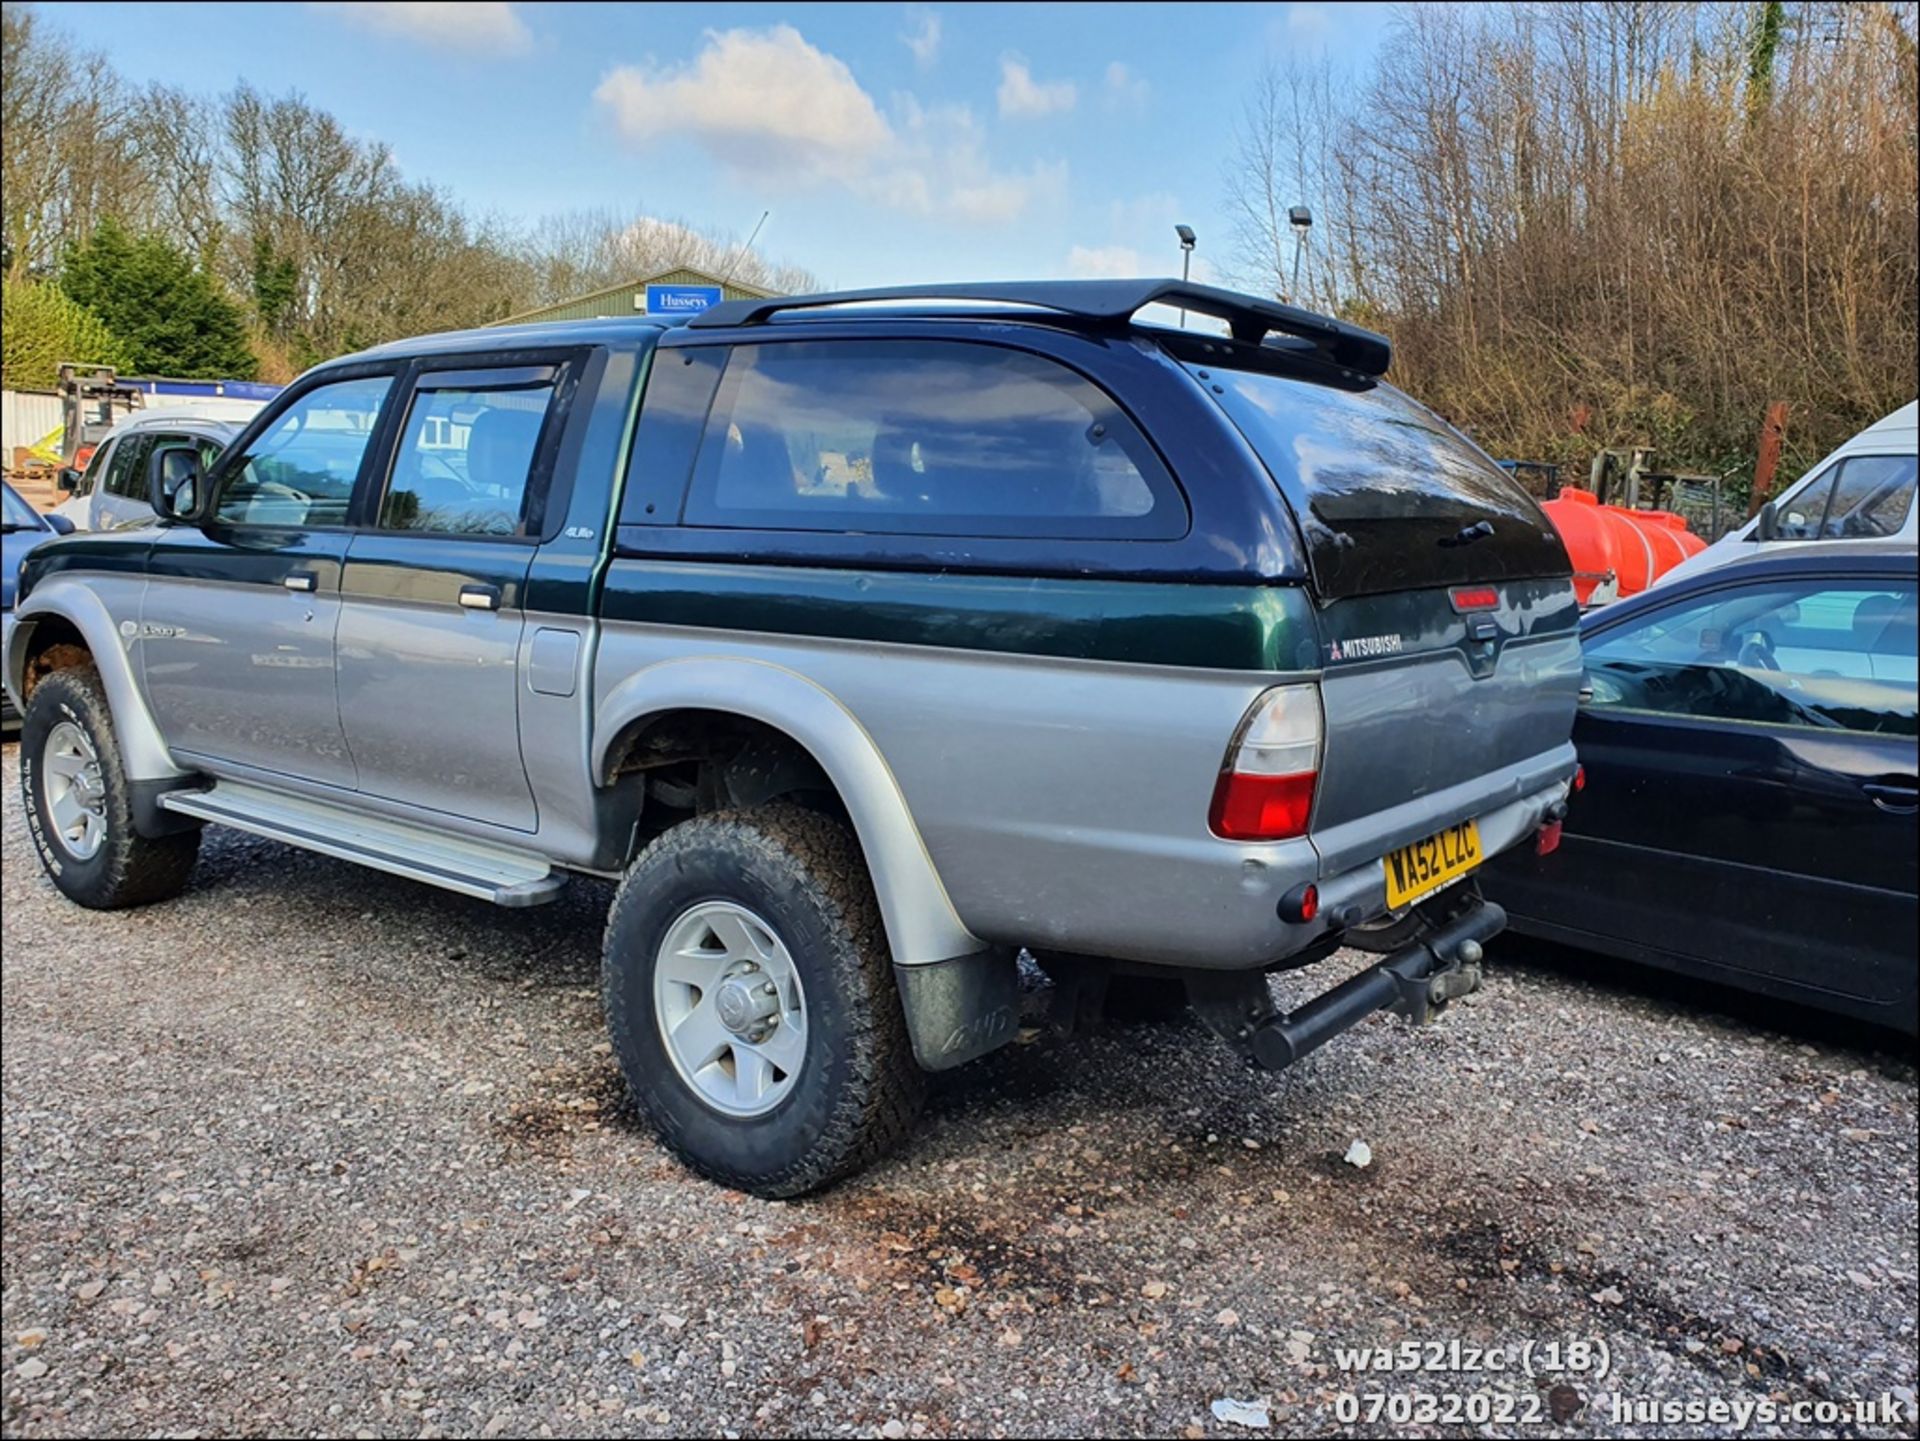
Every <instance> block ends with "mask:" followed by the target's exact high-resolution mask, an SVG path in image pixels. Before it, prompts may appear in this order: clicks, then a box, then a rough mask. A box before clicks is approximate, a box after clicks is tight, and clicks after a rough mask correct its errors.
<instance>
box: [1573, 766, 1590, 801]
mask: <svg viewBox="0 0 1920 1441" xmlns="http://www.w3.org/2000/svg"><path fill="white" fill-rule="evenodd" d="M1586 788H1587V768H1586V767H1585V766H1575V767H1574V768H1573V790H1574V794H1576V795H1578V794H1579V793H1580V792H1581V791H1583V790H1585V789H1586Z"/></svg>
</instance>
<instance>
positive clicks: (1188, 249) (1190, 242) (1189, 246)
mask: <svg viewBox="0 0 1920 1441" xmlns="http://www.w3.org/2000/svg"><path fill="white" fill-rule="evenodd" d="M1173 233H1174V234H1175V235H1177V236H1179V237H1180V283H1181V284H1182V285H1185V284H1186V283H1187V273H1188V269H1189V266H1190V264H1191V262H1192V260H1193V247H1194V245H1195V244H1196V242H1197V237H1196V236H1195V235H1194V233H1193V227H1192V226H1191V225H1176V226H1174V227H1173ZM1180 328H1181V329H1182V330H1185V329H1186V328H1187V307H1186V306H1184V305H1183V306H1181V307H1180Z"/></svg>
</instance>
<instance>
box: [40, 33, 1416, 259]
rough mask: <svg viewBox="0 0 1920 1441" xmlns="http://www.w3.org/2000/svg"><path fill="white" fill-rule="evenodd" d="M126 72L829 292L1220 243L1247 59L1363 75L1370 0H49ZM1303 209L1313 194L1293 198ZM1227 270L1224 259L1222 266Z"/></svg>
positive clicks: (507, 209) (470, 184)
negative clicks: (132, 0) (801, 270)
mask: <svg viewBox="0 0 1920 1441" xmlns="http://www.w3.org/2000/svg"><path fill="white" fill-rule="evenodd" d="M44 16H45V19H46V20H47V21H49V22H50V23H51V24H52V25H54V26H56V27H59V28H61V29H64V30H66V31H67V32H68V33H70V34H71V35H73V36H74V37H75V38H76V39H78V40H80V41H81V42H82V43H84V44H86V45H88V46H90V47H93V48H97V49H100V50H102V51H104V52H106V54H107V55H108V56H109V58H110V59H111V60H112V61H113V63H114V64H115V66H116V67H117V68H118V69H120V70H121V71H122V73H124V74H126V75H128V76H129V77H130V78H133V79H135V80H138V81H148V80H166V81H168V82H169V83H172V84H176V85H181V86H183V87H186V88H188V89H191V90H195V91H199V92H203V93H220V92H224V91H225V90H227V89H229V88H231V87H232V86H233V85H234V84H235V83H236V82H238V81H240V80H243V79H244V80H247V81H250V82H251V83H252V84H254V85H255V86H257V87H259V88H261V89H263V90H266V91H268V92H273V93H279V92H283V91H286V90H299V91H302V92H303V93H305V94H306V96H307V97H308V98H309V99H310V100H312V101H314V102H315V103H317V104H319V105H322V106H324V107H326V108H327V109H329V110H331V111H332V112H333V113H334V114H335V115H337V116H338V117H339V118H340V119H341V121H342V122H343V123H344V124H345V125H347V126H348V127H349V128H350V129H351V130H352V131H353V132H354V133H356V134H358V135H362V136H365V137H368V138H375V139H379V140H383V141H385V142H387V143H388V144H389V145H391V146H392V147H393V150H394V152H395V155H396V157H397V158H398V160H399V162H400V164H401V165H402V167H403V168H404V170H405V171H406V173H407V174H408V176H409V178H411V179H416V180H419V179H425V180H431V181H433V182H435V183H437V184H440V185H443V186H445V187H447V188H449V189H450V190H452V192H453V193H454V194H455V195H456V196H458V197H459V198H460V199H461V200H462V201H464V202H465V203H467V204H468V205H470V206H472V207H475V208H477V209H479V210H483V211H491V212H495V213H498V214H499V215H501V216H503V217H507V218H512V219H524V218H532V217H534V216H537V215H540V214H542V213H546V212H552V211H560V210H568V209H575V208H582V207H600V206H614V207H619V208H621V209H626V208H633V209H644V210H645V211H647V212H648V213H651V214H654V215H658V216H662V217H665V218H671V219H678V220H685V221H688V222H691V223H693V224H697V225H701V226H711V227H716V228H719V229H722V230H728V231H732V232H734V233H735V234H736V235H737V236H739V237H744V236H745V234H746V233H747V231H748V230H750V229H751V228H752V226H753V223H754V221H755V219H756V218H757V217H758V216H759V214H760V211H761V210H762V209H763V208H765V209H770V210H771V211H772V215H771V218H770V219H769V220H768V222H767V226H766V229H765V231H764V232H763V234H762V237H761V242H760V249H761V250H763V251H764V252H765V253H767V254H768V255H770V256H772V257H774V258H777V259H780V260H785V261H791V262H793V263H796V264H800V265H804V266H806V267H808V268H809V269H811V270H812V271H813V272H814V273H815V274H817V275H819V276H821V277H822V278H823V279H824V280H826V281H828V282H829V283H832V284H836V285H867V284H894V283H904V282H909V281H914V280H962V279H1002V278H1011V277H1016V276H1020V277H1028V276H1052V275H1099V274H1143V273H1144V274H1154V273H1176V274H1177V273H1178V268H1179V252H1178V248H1177V245H1176V242H1175V240H1174V236H1173V225H1174V223H1175V222H1176V221H1185V222H1186V223H1188V224H1191V225H1192V226H1194V227H1195V229H1196V230H1197V231H1198V232H1199V234H1200V247H1199V250H1198V252H1197V255H1196V262H1197V264H1196V274H1197V275H1200V274H1206V275H1211V274H1212V273H1213V270H1212V265H1213V264H1217V263H1220V262H1223V261H1224V260H1225V259H1226V255H1227V247H1228V243H1229V238H1230V234H1229V232H1230V228H1231V227H1230V224H1229V222H1228V220H1227V217H1226V214H1225V210H1224V206H1223V202H1222V178H1221V176H1222V165H1223V161H1224V158H1225V156H1226V154H1227V153H1228V151H1229V149H1230V146H1231V132H1232V128H1233V124H1234V120H1235V117H1236V115H1237V114H1238V112H1239V109H1240V107H1241V106H1242V104H1243V103H1244V101H1245V98H1246V95H1247V93H1248V90H1249V88H1250V86H1251V85H1252V83H1253V81H1254V79H1255V77H1256V76H1257V74H1258V73H1259V71H1260V69H1261V67H1262V66H1263V65H1264V64H1265V63H1267V62H1268V61H1269V60H1270V59H1271V60H1284V59H1285V58H1286V57H1287V56H1288V55H1289V54H1301V55H1306V56H1317V55H1320V54H1323V53H1324V54H1326V55H1328V56H1330V57H1331V58H1332V59H1333V60H1334V61H1335V62H1336V63H1337V64H1339V65H1342V66H1347V65H1351V66H1353V67H1355V68H1356V69H1359V68H1363V67H1364V65H1365V62H1366V61H1367V59H1368V58H1369V57H1370V55H1371V53H1372V51H1373V50H1374V49H1375V48H1376V47H1377V46H1378V44H1379V43H1380V41H1381V40H1382V38H1383V37H1384V35H1385V34H1386V32H1387V29H1388V27H1389V25H1390V24H1391V14H1390V12H1389V10H1388V9H1387V8H1386V7H1384V6H1376V5H1361V4H1336V3H1318V0H1316V3H1297V4H1278V5H1202V4H1180V3H1171V4H1138V5H1129V4H1103V5H1059V6H1040V5H990V4H944V5H943V4H931V5H922V4H909V5H902V4H865V5H713V4H703V5H684V4H683V5H661V6H655V5H605V6H592V5H587V6H574V5H560V4H552V5H525V4H521V5H514V4H469V5H464V6H455V5H432V4H365V5H322V4H311V5H251V4H218V5H160V4H148V5H136V4H126V5H123V4H89V5H75V6H65V5H52V6H47V7H45V11H44ZM1303 198H1305V199H1307V200H1309V202H1311V200H1312V199H1313V197H1303ZM1210 262H1211V263H1210Z"/></svg>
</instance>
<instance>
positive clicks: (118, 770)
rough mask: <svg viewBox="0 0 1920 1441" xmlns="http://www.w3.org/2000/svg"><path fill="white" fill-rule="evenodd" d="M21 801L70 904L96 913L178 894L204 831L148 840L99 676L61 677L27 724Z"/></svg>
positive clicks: (44, 684)
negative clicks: (138, 826)
mask: <svg viewBox="0 0 1920 1441" xmlns="http://www.w3.org/2000/svg"><path fill="white" fill-rule="evenodd" d="M20 798H21V800H22V801H23V802H24V803H25V809H26V813H27V829H28V830H29V831H31V832H32V834H33V845H34V849H35V850H37V851H38V852H39V853H40V864H41V865H42V866H44V867H45V868H46V872H47V874H48V875H49V876H50V877H52V879H53V883H54V885H56V886H58V887H59V888H60V891H61V893H62V894H63V895H65V896H66V897H67V899H68V900H71V901H77V902H78V903H79V904H81V905H83V906H88V907H90V908H92V909H94V910H97V911H111V910H119V909H120V908H122V907H124V906H142V905H146V904H148V903H150V902H153V901H164V900H168V899H170V898H172V897H173V896H176V895H178V894H179V893H180V892H181V891H182V890H183V889H185V887H186V884H187V873H188V872H189V871H191V870H192V869H193V862H194V858H195V857H196V856H197V855H199V853H200V832H199V831H198V830H197V829H196V830H190V831H183V832H181V833H179V834H177V835H170V836H143V835H141V834H140V833H139V832H138V831H136V830H135V829H134V827H133V796H132V787H131V786H130V785H129V784H128V781H127V773H126V770H125V768H124V767H123V765H122V764H121V760H120V742H119V738H118V737H117V736H116V735H115V734H114V730H113V715H112V712H111V711H110V710H109V709H108V708H107V697H106V692H105V690H104V689H103V688H102V687H101V684H100V676H99V673H98V672H97V671H95V670H93V669H92V668H91V667H71V668H69V669H66V670H60V671H55V672H54V673H53V674H52V675H50V676H48V677H47V678H46V679H44V680H42V681H41V682H40V684H39V685H37V686H35V687H34V691H33V695H32V697H31V699H29V701H28V702H27V714H26V719H25V721H24V722H23V723H22V724H21V727H20Z"/></svg>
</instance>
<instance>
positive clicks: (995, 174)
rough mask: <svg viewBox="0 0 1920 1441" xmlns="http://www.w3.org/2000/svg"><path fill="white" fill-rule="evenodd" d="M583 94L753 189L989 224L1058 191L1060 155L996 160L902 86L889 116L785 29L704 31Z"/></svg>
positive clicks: (641, 140) (619, 122)
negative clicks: (683, 56)
mask: <svg viewBox="0 0 1920 1441" xmlns="http://www.w3.org/2000/svg"><path fill="white" fill-rule="evenodd" d="M594 93H595V98H596V99H597V100H598V101H599V102H600V104H601V105H602V106H603V107H604V108H605V109H606V111H607V112H608V114H609V115H610V116H611V118H612V121H613V123H614V125H615V127H616V128H617V129H618V131H619V132H620V134H621V135H622V136H623V137H624V138H625V139H626V140H627V141H629V142H630V143H632V144H634V145H636V146H640V147H644V146H647V145H650V144H652V143H654V142H656V141H659V140H661V139H663V138H666V137H669V136H680V137H686V138H688V139H691V140H692V141H693V142H694V143H695V144H697V145H699V146H700V147H701V148H703V149H705V150H706V151H707V152H708V153H709V154H711V155H712V156H713V157H714V158H715V159H717V160H718V161H720V163H721V164H722V165H724V166H726V167H727V168H728V169H729V170H731V171H732V172H733V173H734V174H736V175H738V176H740V177H741V178H743V179H744V180H747V181H749V182H750V183H752V184H754V185H756V186H758V187H761V188H762V190H765V189H771V188H786V189H794V188H806V187H810V186H819V185H837V186H844V187H845V188H846V189H848V190H850V191H852V192H853V193H854V194H856V195H859V196H861V197H863V198H865V199H867V200H870V201H872V202H874V203H876V204H879V205H885V206H887V207H889V208H891V209H895V210H901V211H906V212H908V213H910V214H916V215H929V216H941V217H946V218H950V219H954V220H959V221H965V222H971V223H977V224H998V223H1004V222H1006V221H1009V220H1012V219H1014V218H1015V217H1017V216H1019V215H1020V214H1022V213H1024V212H1025V211H1026V210H1027V209H1028V207H1030V206H1032V205H1034V204H1036V203H1040V202H1042V201H1045V200H1049V199H1055V198H1058V196H1059V195H1060V194H1061V193H1062V192H1064V190H1065V188H1066V166H1065V165H1064V164H1063V163H1040V164H1035V165H1033V166H1031V167H1029V168H1027V169H1025V170H1017V171H1009V170H1001V169H998V168H997V167H995V165H994V164H993V162H992V159H991V157H990V156H989V154H988V151H987V143H986V135H985V132H984V130H983V128H982V127H981V125H980V123H979V122H978V121H977V120H976V119H975V118H974V115H973V112H972V111H971V110H970V109H968V108H967V107H966V106H964V105H942V106H935V107H931V108H929V107H925V106H922V105H921V104H920V103H919V102H918V101H917V100H916V99H915V98H914V97H913V96H912V95H910V94H901V95H898V96H896V97H894V100H893V102H892V106H891V110H892V112H893V113H892V118H891V119H890V118H889V117H888V116H887V115H885V114H883V113H882V112H881V109H880V107H879V106H878V105H876V104H875V103H874V100H873V97H872V96H870V95H869V94H868V93H867V91H866V90H865V89H864V88H862V86H861V85H860V82H859V81H858V80H856V79H855V78H854V75H853V72H852V71H851V70H850V69H848V67H847V66H846V64H845V63H844V62H842V61H841V60H839V59H838V58H836V57H835V56H833V55H829V54H827V53H826V52H825V51H823V50H820V49H817V48H816V47H815V46H813V45H811V44H809V43H808V41H807V40H806V39H805V37H803V36H802V35H801V34H800V32H799V31H797V30H795V29H794V28H793V27H792V26H789V25H779V26H775V27H774V28H773V29H771V30H763V31H754V30H728V31H723V32H717V33H716V32H708V34H707V37H706V42H705V45H704V48H703V49H702V50H701V51H700V53H699V54H698V55H697V56H695V57H694V58H693V59H692V60H690V61H688V62H686V63H684V64H681V65H678V66H672V67H662V66H658V65H653V64H649V65H647V66H644V67H640V66H631V65H625V66H620V67H617V68H616V69H614V70H612V71H610V72H609V73H608V74H607V76H606V78H605V79H604V80H602V81H601V83H600V87H599V89H598V90H596V91H595V92H594Z"/></svg>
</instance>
